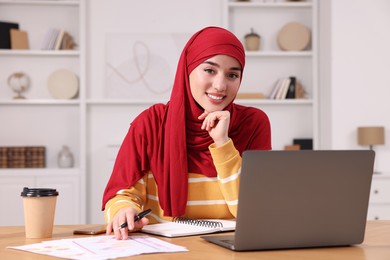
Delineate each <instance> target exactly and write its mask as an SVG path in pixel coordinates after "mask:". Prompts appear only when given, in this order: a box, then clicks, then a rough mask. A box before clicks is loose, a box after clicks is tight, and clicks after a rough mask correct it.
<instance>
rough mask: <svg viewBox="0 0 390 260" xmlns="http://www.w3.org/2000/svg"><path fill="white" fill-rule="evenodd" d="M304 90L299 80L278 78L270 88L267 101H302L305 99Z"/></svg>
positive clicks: (292, 77)
mask: <svg viewBox="0 0 390 260" xmlns="http://www.w3.org/2000/svg"><path fill="white" fill-rule="evenodd" d="M305 94H306V93H305V90H304V89H303V87H302V85H301V83H300V82H299V80H297V79H296V77H294V76H291V77H288V78H280V79H278V80H277V81H276V83H275V85H274V87H273V88H272V90H271V92H270V94H269V95H268V98H269V99H278V100H283V99H302V98H305Z"/></svg>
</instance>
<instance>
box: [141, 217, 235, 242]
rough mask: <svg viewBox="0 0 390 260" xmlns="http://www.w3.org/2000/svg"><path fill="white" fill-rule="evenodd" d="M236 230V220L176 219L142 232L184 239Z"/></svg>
mask: <svg viewBox="0 0 390 260" xmlns="http://www.w3.org/2000/svg"><path fill="white" fill-rule="evenodd" d="M235 229H236V221H235V220H227V219H189V218H174V219H173V220H172V222H164V223H158V224H151V225H146V226H144V227H143V228H142V232H144V233H148V234H153V235H159V236H164V237H183V236H194V235H202V234H211V233H217V232H224V231H234V230H235Z"/></svg>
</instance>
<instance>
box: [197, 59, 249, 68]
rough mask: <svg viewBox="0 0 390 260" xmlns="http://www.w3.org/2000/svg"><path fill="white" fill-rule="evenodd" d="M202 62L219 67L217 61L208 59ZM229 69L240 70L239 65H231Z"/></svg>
mask: <svg viewBox="0 0 390 260" xmlns="http://www.w3.org/2000/svg"><path fill="white" fill-rule="evenodd" d="M203 63H207V64H210V65H212V66H215V67H218V68H219V67H221V66H220V65H219V64H218V63H215V62H212V61H208V60H206V61H204V62H203ZM230 69H231V70H239V71H241V67H231V68H230Z"/></svg>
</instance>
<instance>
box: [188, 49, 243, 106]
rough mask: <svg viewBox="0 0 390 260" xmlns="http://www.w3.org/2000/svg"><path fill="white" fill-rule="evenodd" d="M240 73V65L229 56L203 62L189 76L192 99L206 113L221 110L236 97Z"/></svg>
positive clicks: (219, 56) (220, 56)
mask: <svg viewBox="0 0 390 260" xmlns="http://www.w3.org/2000/svg"><path fill="white" fill-rule="evenodd" d="M241 71H242V68H241V65H240V63H239V62H238V61H237V60H236V59H235V58H233V57H231V56H227V55H216V56H213V57H211V58H210V59H208V60H205V61H204V62H203V63H201V64H199V65H198V66H197V67H196V68H195V69H194V70H193V71H192V72H191V74H190V76H189V79H190V89H191V94H192V96H193V98H194V99H195V101H196V102H197V103H198V104H199V105H200V106H201V107H202V108H203V109H204V110H205V111H207V112H214V111H220V110H223V109H224V108H225V107H226V106H227V105H229V104H230V103H231V102H232V101H233V100H234V98H235V97H236V95H237V91H238V89H239V87H240V83H241Z"/></svg>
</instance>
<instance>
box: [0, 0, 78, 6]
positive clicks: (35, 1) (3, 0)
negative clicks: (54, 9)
mask: <svg viewBox="0 0 390 260" xmlns="http://www.w3.org/2000/svg"><path fill="white" fill-rule="evenodd" d="M0 4H12V5H18V4H19V5H45V6H47V5H55V6H58V5H79V4H80V2H79V1H78V0H61V1H52V0H51V1H49V0H0Z"/></svg>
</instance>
